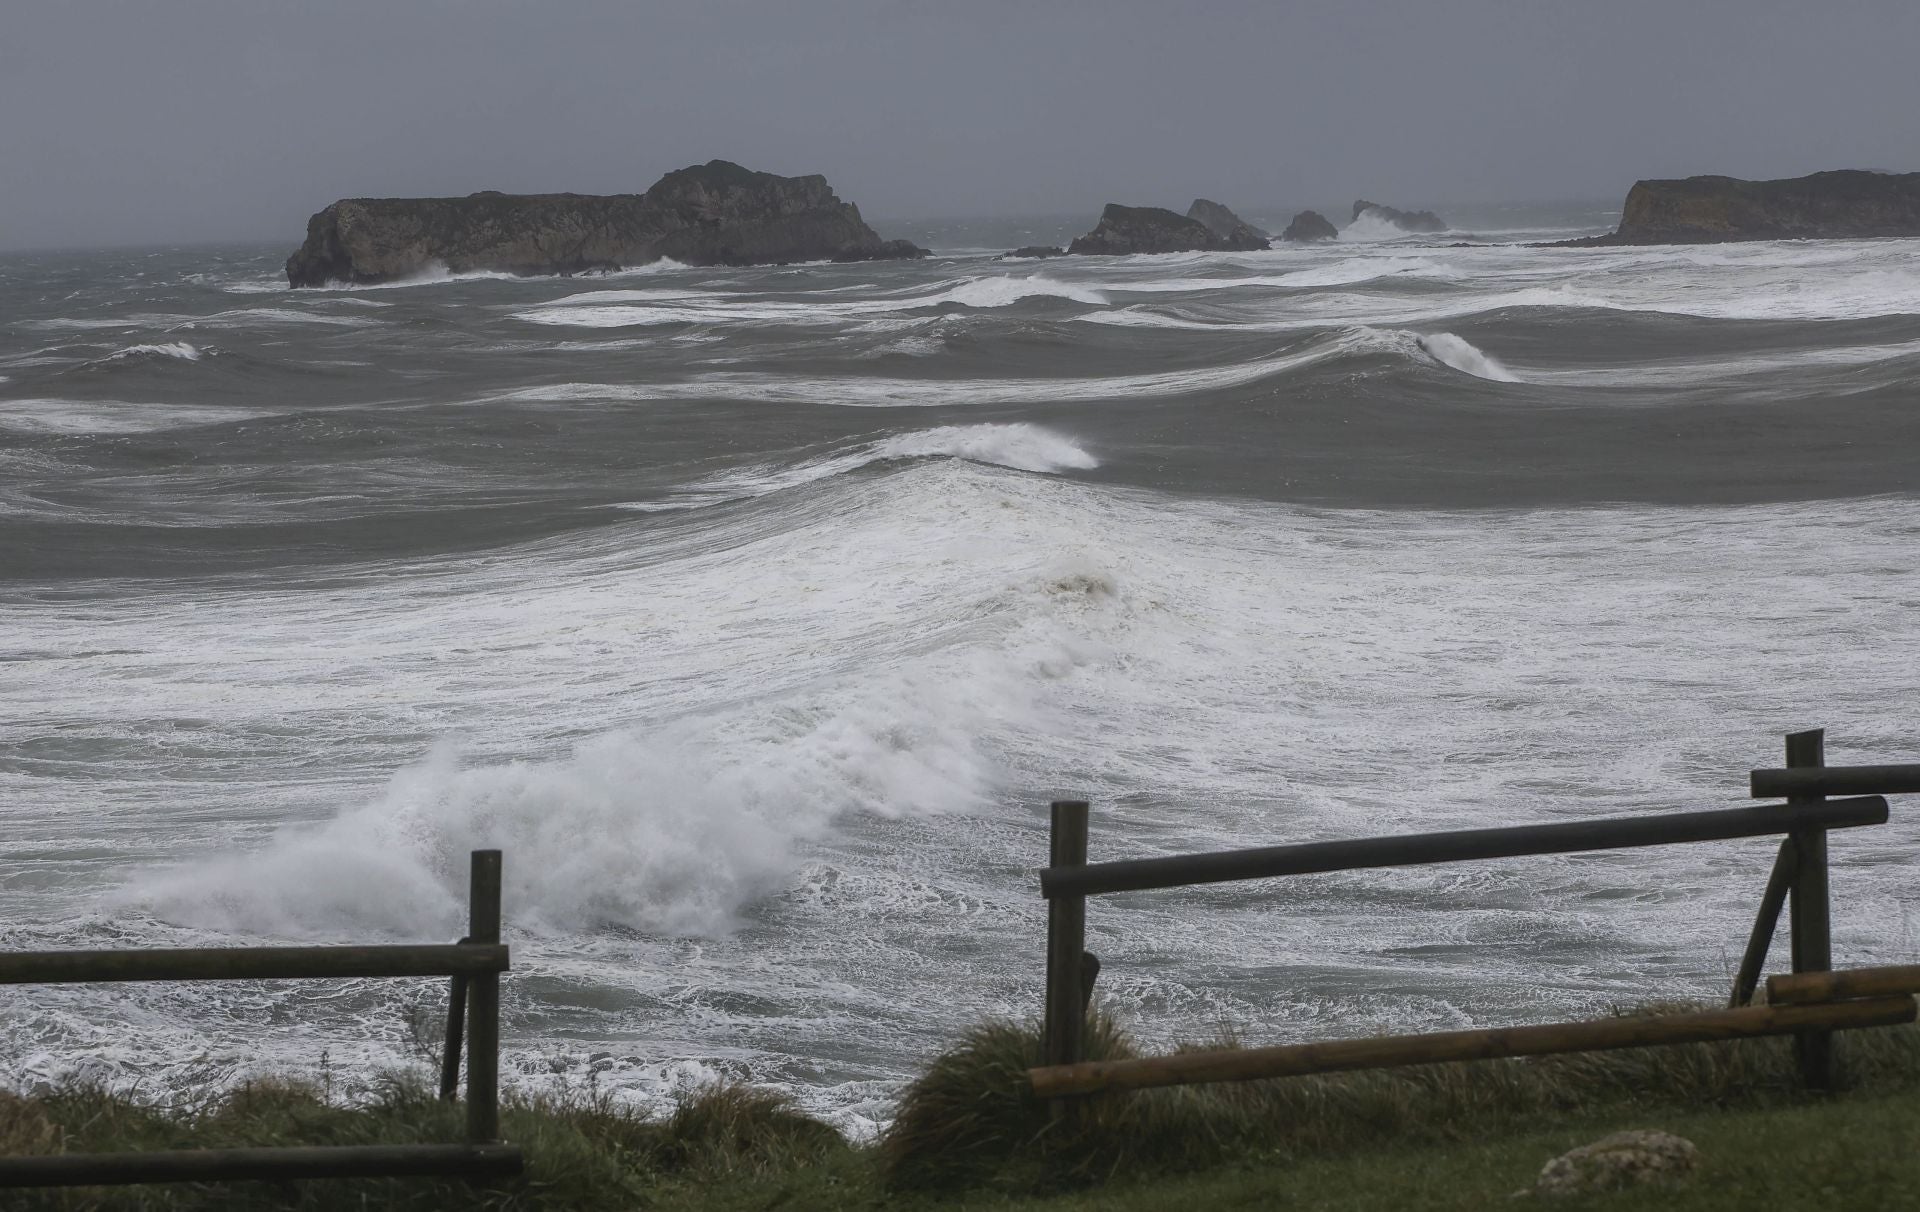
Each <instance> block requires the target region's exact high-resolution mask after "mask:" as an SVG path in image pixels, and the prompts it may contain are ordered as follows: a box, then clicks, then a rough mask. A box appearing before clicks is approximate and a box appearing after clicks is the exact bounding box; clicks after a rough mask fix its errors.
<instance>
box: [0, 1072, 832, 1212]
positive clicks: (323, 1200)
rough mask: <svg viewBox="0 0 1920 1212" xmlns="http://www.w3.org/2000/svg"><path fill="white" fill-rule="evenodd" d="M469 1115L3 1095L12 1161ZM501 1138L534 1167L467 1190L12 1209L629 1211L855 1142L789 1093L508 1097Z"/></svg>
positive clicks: (262, 1091) (272, 1138)
mask: <svg viewBox="0 0 1920 1212" xmlns="http://www.w3.org/2000/svg"><path fill="white" fill-rule="evenodd" d="M465 1126H466V1111H465V1108H464V1106H462V1105H460V1104H458V1103H448V1102H443V1101H441V1100H440V1099H439V1098H438V1097H436V1095H435V1094H434V1092H433V1091H431V1090H430V1089H428V1088H427V1087H426V1086H425V1085H424V1084H422V1083H421V1082H420V1081H418V1080H415V1079H413V1078H410V1077H406V1076H392V1077H390V1078H388V1079H387V1080H385V1081H384V1082H382V1083H380V1084H379V1085H378V1086H377V1087H376V1089H375V1090H374V1092H373V1094H372V1096H371V1097H370V1098H368V1099H367V1100H365V1101H363V1102H359V1103H356V1104H354V1105H351V1106H345V1105H341V1104H338V1103H335V1102H332V1101H330V1100H328V1099H327V1097H326V1096H325V1094H324V1092H323V1091H322V1090H321V1089H319V1088H316V1087H315V1086H313V1085H310V1084H307V1083H302V1082H290V1081H282V1080H269V1081H256V1082H252V1083H248V1084H246V1085H242V1086H238V1087H235V1088H234V1089H232V1090H229V1091H226V1092H225V1093H223V1094H221V1095H219V1096H217V1097H214V1098H211V1099H208V1100H204V1101H200V1102H186V1103H179V1104H160V1103H155V1102H152V1101H149V1100H144V1099H141V1098H139V1097H137V1096H135V1095H129V1094H126V1093H118V1092H114V1091H110V1090H105V1089H101V1088H99V1087H93V1086H77V1085H76V1086H67V1087H63V1088H59V1089H55V1090H51V1091H47V1092H45V1093H40V1094H34V1095H19V1094H8V1093H0V1152H5V1153H93V1152H121V1151H128V1150H140V1149H214V1148H231V1147H244V1146H274V1145H355V1144H416V1143H430V1142H446V1141H458V1140H460V1139H462V1137H463V1134H464V1132H465ZM501 1132H502V1135H503V1136H505V1138H506V1139H508V1140H510V1141H512V1142H514V1143H515V1144H517V1145H519V1146H521V1148H522V1150H523V1151H524V1152H525V1155H526V1159H527V1169H526V1172H525V1173H524V1174H523V1175H521V1176H520V1177H518V1178H515V1179H509V1180H503V1181H500V1182H498V1183H494V1184H491V1185H476V1184H470V1183H467V1182H465V1181H461V1180H456V1179H435V1178H401V1179H355V1180H340V1181H331V1180H330V1181H326V1182H303V1183H275V1184H268V1183H256V1182H240V1183H170V1184H164V1185H153V1186H138V1187H100V1188H74V1189H70V1190H58V1189H49V1190H38V1191H31V1190H29V1191H18V1192H9V1193H7V1201H6V1202H5V1204H4V1206H5V1207H6V1208H8V1209H9V1210H12V1209H15V1208H18V1209H22V1210H23V1212H24V1210H29V1209H47V1210H52V1209H60V1210H62V1212H73V1210H77V1209H88V1210H92V1209H100V1210H102V1212H106V1210H119V1209H142V1210H149V1209H151V1210H155V1212H159V1210H175V1209H178V1210H185V1209H195V1210H203V1209H220V1210H222V1212H225V1210H233V1212H240V1210H242V1209H302V1210H306V1209H316V1210H317V1209H332V1208H355V1209H358V1208H369V1207H377V1208H392V1209H419V1210H421V1212H427V1210H432V1212H443V1210H444V1209H449V1208H512V1209H534V1210H542V1209H547V1210H554V1212H558V1210H561V1209H567V1210H573V1209H600V1208H632V1207H639V1206H642V1205H645V1204H648V1203H650V1202H655V1201H656V1200H657V1196H658V1194H659V1192H660V1190H661V1189H662V1188H663V1186H684V1185H687V1184H698V1183H701V1182H705V1181H709V1180H724V1179H728V1178H732V1177H737V1176H743V1175H745V1176H752V1175H763V1174H767V1173H770V1172H773V1171H782V1172H796V1171H804V1170H805V1169H806V1168H807V1167H809V1166H811V1165H813V1164H814V1163H816V1162H818V1161H820V1160H823V1159H826V1158H830V1157H832V1156H834V1155H836V1154H839V1153H844V1152H846V1151H847V1150H848V1148H849V1146H848V1145H847V1143H846V1141H845V1140H844V1139H843V1138H842V1137H841V1136H840V1134H839V1133H838V1132H836V1131H835V1130H834V1129H833V1128H832V1127H830V1126H828V1125H826V1124H824V1123H821V1122H819V1121H817V1120H813V1119H809V1118H808V1117H806V1116H805V1115H802V1114H801V1113H800V1112H799V1111H797V1110H795V1109H794V1108H793V1106H792V1105H791V1104H790V1103H789V1102H788V1101H787V1100H786V1098H785V1097H784V1096H781V1095H778V1094H773V1093H769V1092H766V1091H761V1090H755V1089H753V1088H751V1087H748V1086H742V1085H733V1084H725V1083H722V1084H717V1085H713V1086H709V1087H707V1088H705V1089H703V1090H700V1091H697V1092H694V1093H692V1094H688V1095H686V1096H684V1097H683V1098H682V1099H681V1100H680V1102H679V1104H678V1105H677V1106H676V1108H675V1109H674V1111H673V1113H672V1114H671V1115H670V1116H667V1117H664V1118H658V1117H652V1116H648V1115H645V1114H643V1113H641V1112H638V1111H635V1110H633V1109H631V1108H627V1107H623V1106H621V1105H619V1104H617V1103H615V1102H614V1101H613V1100H612V1099H611V1098H608V1097H605V1096H594V1097H573V1098H570V1099H566V1100H556V1099H549V1098H539V1097H521V1096H512V1095H510V1096H509V1097H508V1098H507V1099H505V1100H504V1101H503V1103H502V1106H501Z"/></svg>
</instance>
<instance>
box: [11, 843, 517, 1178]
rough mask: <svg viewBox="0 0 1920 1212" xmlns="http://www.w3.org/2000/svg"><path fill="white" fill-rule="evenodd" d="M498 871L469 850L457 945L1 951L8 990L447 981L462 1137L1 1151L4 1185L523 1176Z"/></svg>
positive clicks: (486, 857)
mask: <svg viewBox="0 0 1920 1212" xmlns="http://www.w3.org/2000/svg"><path fill="white" fill-rule="evenodd" d="M500 870H501V859H500V852H499V851H498V850H476V851H474V852H473V856H472V868H471V873H470V883H469V900H468V936H467V937H466V938H465V939H463V940H461V941H460V942H458V943H446V944H422V945H401V946H380V947H353V946H344V947H343V946H319V947H210V948H198V947H195V948H175V949H155V950H147V951H27V952H16V953H13V954H5V953H0V984H6V985H26V984H73V983H91V982H108V981H216V980H345V979H348V978H357V977H403V976H444V977H451V978H452V985H451V995H450V997H449V998H448V1009H447V1047H446V1052H445V1054H444V1056H443V1057H442V1062H441V1074H440V1093H441V1097H443V1098H448V1099H451V1098H453V1097H454V1095H455V1094H456V1093H457V1091H458V1086H459V1073H460V1057H461V1052H462V1048H461V1040H462V1037H463V1034H464V1038H465V1041H466V1046H465V1054H466V1062H467V1139H466V1140H465V1141H464V1142H454V1143H449V1144H426V1145H328V1146H286V1147H277V1148H258V1149H175V1150H152V1151H145V1152H131V1153H52V1154H44V1155H37V1156H12V1157H0V1188H5V1187H69V1186H106V1185H115V1184H133V1183H165V1182H213V1181H228V1180H237V1179H273V1180H284V1179H295V1178H386V1177H403V1176H420V1175H457V1176H461V1177H465V1178H470V1179H479V1178H496V1177H505V1176H509V1175H514V1174H518V1173H520V1172H521V1170H522V1168H523V1166H524V1159H523V1158H522V1156H521V1152H520V1148H519V1146H517V1145H511V1144H506V1143H503V1142H502V1141H500V1139H499V1136H500V974H501V973H502V972H505V971H506V970H507V968H508V966H509V959H510V957H509V955H508V950H507V946H506V944H504V943H502V942H501V941H500ZM463 1027H464V1028H465V1030H464V1032H463V1031H462V1028H463Z"/></svg>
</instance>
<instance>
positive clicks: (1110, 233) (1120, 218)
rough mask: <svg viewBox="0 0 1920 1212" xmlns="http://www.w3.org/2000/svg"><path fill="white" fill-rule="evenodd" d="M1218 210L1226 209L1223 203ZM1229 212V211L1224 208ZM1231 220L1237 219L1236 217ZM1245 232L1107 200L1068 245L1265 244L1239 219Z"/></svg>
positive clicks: (1240, 248)
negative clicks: (1097, 216) (1090, 226)
mask: <svg viewBox="0 0 1920 1212" xmlns="http://www.w3.org/2000/svg"><path fill="white" fill-rule="evenodd" d="M1220 209H1221V210H1226V208H1225V207H1224V206H1223V207H1221V208H1220ZM1227 214H1228V215H1232V214H1233V212H1232V211H1227ZM1234 222H1236V223H1239V219H1238V218H1237V217H1235V219H1234ZM1240 226H1241V227H1242V228H1245V231H1244V232H1237V233H1235V234H1231V235H1224V236H1223V235H1221V234H1219V233H1218V232H1216V231H1214V229H1213V228H1211V227H1208V226H1207V225H1206V224H1205V223H1202V222H1201V221H1200V220H1198V219H1190V218H1188V217H1187V216H1185V215H1182V214H1178V213H1176V212H1174V211H1170V210H1167V209H1165V208H1163V207H1159V206H1121V205H1120V204H1119V203H1117V202H1109V203H1107V208H1106V209H1105V210H1104V211H1102V212H1100V222H1099V223H1098V224H1096V225H1095V227H1094V229H1093V230H1092V231H1090V232H1088V233H1087V234H1086V235H1084V236H1081V237H1079V238H1078V239H1076V240H1075V241H1074V242H1073V243H1072V244H1070V245H1068V246H1067V251H1068V252H1070V253H1075V254H1083V255H1084V254H1096V255H1103V256H1123V255H1126V254H1130V253H1173V252H1253V251H1257V250H1260V249H1264V248H1266V247H1267V246H1268V245H1267V241H1266V237H1264V236H1255V235H1253V234H1251V233H1252V232H1253V231H1254V229H1253V228H1251V227H1248V226H1247V225H1246V224H1244V223H1240Z"/></svg>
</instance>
